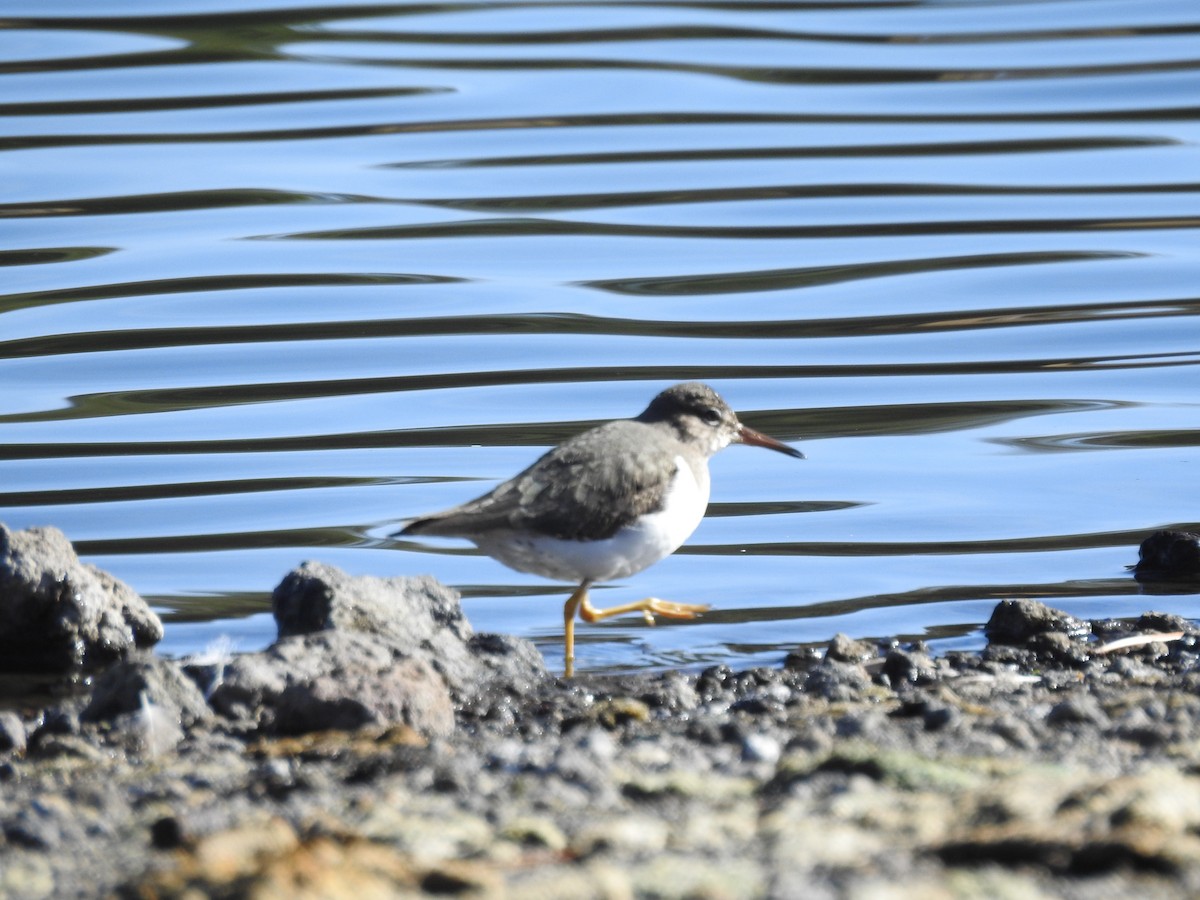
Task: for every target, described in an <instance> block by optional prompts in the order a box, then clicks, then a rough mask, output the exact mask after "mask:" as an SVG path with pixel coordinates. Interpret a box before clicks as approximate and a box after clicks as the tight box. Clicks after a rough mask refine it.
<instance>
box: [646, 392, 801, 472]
mask: <svg viewBox="0 0 1200 900" xmlns="http://www.w3.org/2000/svg"><path fill="white" fill-rule="evenodd" d="M637 419H638V421H639V422H646V423H647V424H654V423H657V422H663V423H666V424H667V425H669V426H671V427H672V428H673V429H674V430H675V432H676V433H677V434H678V436H679V439H680V440H681V441H684V442H686V443H689V444H692V445H693V446H696V447H698V448H699V449H700V450H701V452H703V453H704V454H705V455H706V456H712V455H713V454H714V453H716V452H717V451H718V450H722V449H724V448H725V447H728V446H729V445H730V444H733V443H741V444H752V445H754V446H756V447H767V448H768V449H771V450H777V451H779V452H780V453H786V454H787V455H788V456H794V457H796V458H797V459H804V454H803V453H801V452H800V451H799V450H795V449H793V448H792V447H789V446H788V445H787V444H785V443H783V442H782V441H777V440H775V438H773V437H768V436H767V435H765V434H762V433H761V432H758V431H755V430H754V429H753V428H747V427H746V426H745V425H743V424H742V423H741V422H739V421H738V417H737V414H736V413H734V411H733V410H732V409H730V408H729V404H728V403H726V402H725V401H724V400H722V399H721V395H720V394H718V393H717V392H716V391H714V390H713V389H712V388H710V387H709V386H708V385H707V384H701V383H700V382H698V381H688V382H684V383H683V384H677V385H675V386H674V387H669V388H667V389H666V390H665V391H663V392H662V393H661V394H659V395H658V396H657V397H655V398H654V399H653V400H651V401H650V405H649V406H648V407H646V411H645V412H643V413H642V414H641V415H640V416H638V417H637Z"/></svg>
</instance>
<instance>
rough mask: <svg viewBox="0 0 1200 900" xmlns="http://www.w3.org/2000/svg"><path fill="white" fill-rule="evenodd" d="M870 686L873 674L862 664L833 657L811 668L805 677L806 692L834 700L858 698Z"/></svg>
mask: <svg viewBox="0 0 1200 900" xmlns="http://www.w3.org/2000/svg"><path fill="white" fill-rule="evenodd" d="M870 686H871V676H869V675H868V674H867V670H866V669H864V668H863V667H862V666H860V665H857V664H855V663H848V662H837V661H836V660H831V659H826V660H825V661H823V662H822V663H821V664H820V665H819V666H816V667H815V668H813V669H812V670H810V671H809V673H808V677H807V678H805V679H804V692H805V693H806V694H813V695H816V696H818V697H823V698H824V699H826V700H833V701H845V700H853V699H856V698H857V697H859V696H860V695H861V694H862V692H863V691H865V690H866V689H867V688H868V687H870Z"/></svg>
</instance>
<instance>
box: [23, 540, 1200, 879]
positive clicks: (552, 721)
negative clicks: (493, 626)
mask: <svg viewBox="0 0 1200 900" xmlns="http://www.w3.org/2000/svg"><path fill="white" fill-rule="evenodd" d="M64 545H65V547H66V549H67V550H69V545H67V544H66V541H65V538H62V536H61V535H60V534H58V533H57V532H53V531H52V530H49V529H45V530H33V531H29V532H10V531H7V530H4V529H0V549H3V550H4V551H5V552H4V554H0V556H3V557H4V558H3V565H2V566H0V584H2V585H3V588H4V590H5V592H6V593H5V596H4V603H6V604H8V605H9V606H10V607H12V608H13V609H16V608H18V607H19V608H20V609H23V610H26V611H29V610H32V609H35V608H37V607H36V604H37V603H39V602H40V603H42V604H43V606H44V605H45V604H46V603H47V602H48V601H47V600H46V596H50V595H53V598H54V602H55V603H59V604H63V603H68V602H69V601H70V599H71V597H74V598H75V599H76V600H79V601H80V603H81V606H80V609H76V610H75V611H74V612H73V613H72V614H71V616H65V617H64V621H65V620H66V619H67V618H74V620H76V622H77V623H83V624H82V625H80V628H81V629H82V628H83V626H85V625H87V623H88V621H91V620H89V619H88V617H87V615H85V614H84V612H87V613H88V615H91V614H94V616H93V618H94V619H95V622H96V623H98V624H97V627H96V629H94V630H95V634H96V636H97V638H98V643H97V644H96V645H95V647H92V646H91V645H88V644H87V643H86V641H85V640H84V638H82V637H80V634H73V637H72V640H73V641H74V643H72V642H71V641H68V642H67V644H65V645H64V646H63V647H58V648H50V647H49V645H47V647H46V648H44V649H47V652H50V650H53V654H52V656H53V659H54V660H55V661H56V662H57V663H58V664H60V669H59V674H58V677H60V678H66V677H68V674H71V675H74V676H76V677H79V676H83V675H84V673H87V674H86V677H83V682H82V683H81V685H80V687H79V689H78V690H77V691H75V692H72V693H69V694H64V695H62V696H58V697H55V698H54V699H53V701H52V702H50V703H48V704H45V705H43V704H40V703H35V704H30V703H25V704H23V705H20V704H19V705H18V707H17V711H14V709H13V708H12V705H11V704H10V705H9V706H7V707H4V708H3V709H4V711H0V895H4V896H13V897H22V898H27V897H28V898H33V897H56V898H58V897H103V896H118V897H131V898H132V897H137V898H147V897H176V896H181V895H188V894H189V893H190V894H191V895H192V896H227V897H235V896H237V897H240V896H251V895H252V896H255V897H281V898H282V897H335V898H336V897H355V898H356V900H361V898H364V897H373V896H387V897H394V896H432V895H444V894H453V895H458V896H464V897H505V896H513V897H518V896H519V897H538V896H544V897H572V898H574V897H613V898H622V897H713V898H718V897H730V898H740V897H747V898H750V897H780V898H786V897H799V896H803V897H815V898H824V897H847V898H849V897H853V898H859V897H870V898H893V897H895V898H907V897H913V898H916V897H922V898H929V897H933V898H938V897H1030V898H1036V897H1080V898H1084V897H1087V898H1088V900H1095V898H1097V897H1109V896H1112V897H1127V896H1130V895H1131V893H1132V892H1134V891H1137V892H1140V893H1141V894H1143V895H1145V896H1148V897H1166V898H1174V897H1180V898H1183V897H1190V896H1196V895H1197V894H1200V629H1198V628H1197V627H1196V626H1195V625H1193V624H1192V623H1191V622H1189V621H1187V620H1184V619H1181V618H1179V617H1175V616H1169V615H1163V614H1156V613H1151V612H1148V613H1147V614H1146V615H1143V616H1142V617H1141V618H1140V619H1139V620H1137V621H1132V622H1130V621H1123V622H1122V621H1098V622H1081V621H1079V620H1077V619H1074V618H1072V617H1070V616H1068V615H1066V614H1064V613H1061V612H1057V611H1055V610H1053V609H1050V608H1048V607H1046V606H1044V605H1043V604H1040V603H1038V602H1036V601H1031V600H1007V601H1003V602H1002V603H1000V604H999V605H998V606H997V608H996V612H995V613H994V615H993V617H992V620H991V622H990V623H989V625H988V630H987V633H988V640H989V643H988V645H987V647H986V648H984V649H983V650H981V651H979V652H973V651H972V652H965V651H953V652H949V653H946V654H944V655H941V656H937V657H933V656H931V655H930V654H929V653H928V652H927V651H926V649H925V648H924V647H923V646H921V645H919V644H917V645H900V644H897V643H894V642H892V643H885V644H875V643H864V642H859V641H854V640H851V639H849V638H846V637H844V636H841V635H838V636H835V637H834V638H833V639H832V640H831V641H830V643H829V645H828V646H827V647H826V648H825V651H824V652H823V653H811V652H804V653H794V654H792V655H790V656H789V657H788V658H787V660H786V661H785V662H784V663H783V665H781V666H779V667H770V668H768V667H762V668H755V669H749V670H746V671H733V670H731V669H729V668H727V667H720V666H718V667H711V668H709V669H705V670H704V671H702V672H699V673H694V674H693V673H686V674H685V673H678V672H658V673H649V674H635V675H583V676H579V677H576V678H574V679H572V680H570V681H567V680H565V679H562V678H558V677H555V676H553V675H551V674H549V673H547V672H546V670H545V666H544V664H543V662H542V659H541V656H540V655H539V654H538V653H537V652H536V650H534V649H533V647H532V645H531V644H529V643H528V642H526V641H522V640H519V639H515V638H511V637H507V636H504V635H486V634H477V633H475V632H474V631H473V630H472V629H471V627H470V625H469V623H467V621H466V619H465V618H464V617H463V615H462V611H461V607H460V606H459V604H458V599H457V595H455V594H454V593H453V592H452V591H450V590H449V589H447V588H445V587H444V586H442V585H441V584H439V583H438V582H436V581H434V580H433V579H429V578H394V579H376V578H353V577H350V576H348V575H346V574H345V573H342V572H340V571H339V570H337V569H334V568H332V567H329V566H323V565H321V564H317V563H309V564H305V565H304V566H301V567H300V568H298V569H296V570H294V571H293V572H291V573H289V574H288V576H286V577H285V578H284V580H283V582H282V583H281V584H280V585H279V587H278V588H276V590H275V594H274V600H273V604H274V611H275V617H276V621H277V623H278V625H279V638H278V639H277V640H276V642H275V643H274V644H273V645H271V647H269V648H267V649H266V650H263V651H260V652H257V653H246V654H239V655H231V656H223V657H222V656H219V655H218V656H216V657H214V658H212V659H208V660H204V659H201V660H197V659H194V658H193V659H191V660H183V661H173V660H167V659H164V658H162V657H159V656H157V655H155V654H154V653H153V652H152V650H151V649H150V647H151V646H152V644H153V641H149V638H148V637H147V636H150V637H152V636H153V634H154V627H153V622H152V621H150V620H149V619H146V618H144V617H143V616H142V615H141V612H140V610H139V609H138V607H137V606H136V603H135V602H134V600H133V596H136V595H132V592H130V591H129V589H128V588H126V587H125V586H123V585H120V584H119V583H118V582H115V580H114V579H112V578H111V576H107V575H105V574H104V573H100V572H99V571H98V570H94V569H92V568H91V567H87V566H84V565H83V564H80V563H79V562H78V560H77V559H76V560H75V561H74V563H71V562H70V560H69V559H67V558H65V557H64V556H63V553H65V552H66V550H64ZM39 554H41V556H40V558H39ZM72 555H73V554H72ZM39 565H40V566H41V568H40V569H39V568H38V566H39ZM72 566H75V567H77V568H72ZM48 572H50V573H54V575H53V578H49V577H48V576H47V573H48ZM14 573H15V574H14ZM64 573H65V574H64ZM18 576H19V577H18ZM21 578H24V579H25V580H24V581H21ZM54 579H57V581H55V580H54ZM88 579H92V580H88ZM18 582H19V583H20V584H25V586H26V588H27V594H28V596H25V598H24V600H20V602H18V601H17V600H14V599H13V598H14V597H17V594H16V593H14V592H15V591H17V590H18V588H19V584H18ZM48 584H49V585H51V587H53V590H50V589H49V588H48V587H47V585H48ZM64 585H66V586H69V587H70V590H66V591H64V590H63V586H64ZM48 590H49V594H47V591H48ZM97 591H100V594H103V595H104V597H101V596H100V594H97V593H96V592H97ZM39 592H40V593H39ZM39 598H41V599H39ZM80 598H82V599H80ZM104 598H107V599H108V600H109V601H112V604H113V605H112V607H111V608H100V607H98V606H96V604H97V603H99V602H100V600H101V599H104ZM18 599H19V598H18ZM80 610H84V612H81V611H80ZM10 612H11V610H10ZM151 615H152V614H151ZM9 620H10V621H12V616H11V615H10V617H9ZM41 621H42V627H43V631H45V630H46V621H47V620H46V619H45V618H44V616H43V619H42V620H41ZM118 621H123V622H125V623H126V626H125V631H124V633H120V632H121V629H120V628H118V627H116V623H117V622H118ZM129 623H133V624H129ZM56 627H57V626H56ZM80 633H82V632H80ZM89 634H90V632H89ZM139 635H142V639H141V640H142V643H141V644H139V637H138V636H139ZM2 637H3V638H4V639H8V640H10V644H11V643H12V638H13V635H12V634H11V633H6V634H4V635H3V636H2ZM43 637H44V635H43ZM122 640H124V643H122ZM32 641H33V637H28V636H27V642H32ZM147 641H148V643H147ZM81 642H82V648H81ZM66 651H70V652H66ZM77 651H78V652H77Z"/></svg>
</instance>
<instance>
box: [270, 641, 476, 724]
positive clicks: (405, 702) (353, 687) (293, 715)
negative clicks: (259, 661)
mask: <svg viewBox="0 0 1200 900" xmlns="http://www.w3.org/2000/svg"><path fill="white" fill-rule="evenodd" d="M394 723H401V724H404V725H409V726H411V727H412V728H413V729H415V730H416V731H418V732H420V733H421V734H425V735H438V736H444V735H447V734H449V733H450V732H452V731H453V730H454V706H453V704H452V703H451V701H450V694H449V692H448V691H447V690H446V684H445V682H444V681H443V680H442V677H441V676H440V675H438V674H437V672H435V671H433V669H431V668H430V667H429V665H428V664H427V663H425V662H424V661H423V660H419V659H402V660H400V661H399V662H397V663H395V664H394V665H391V666H389V667H388V668H386V669H383V670H375V669H372V668H371V667H369V666H360V667H356V666H354V665H351V666H349V667H347V668H344V669H341V670H340V671H338V672H336V673H330V674H328V675H322V676H319V677H317V678H315V679H313V680H311V681H306V682H303V683H300V684H293V685H291V686H289V687H287V688H286V689H284V691H283V693H282V694H281V695H280V697H279V703H278V706H277V707H276V710H275V728H276V730H277V731H278V732H280V733H282V734H302V733H304V732H309V731H322V730H326V729H340V730H345V731H350V730H354V729H357V728H362V727H363V726H366V725H385V724H394Z"/></svg>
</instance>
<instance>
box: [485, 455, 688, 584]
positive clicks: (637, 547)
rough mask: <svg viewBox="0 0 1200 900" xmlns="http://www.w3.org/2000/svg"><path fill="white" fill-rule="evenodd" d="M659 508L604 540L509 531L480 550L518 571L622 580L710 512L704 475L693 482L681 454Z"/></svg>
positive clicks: (667, 550)
mask: <svg viewBox="0 0 1200 900" xmlns="http://www.w3.org/2000/svg"><path fill="white" fill-rule="evenodd" d="M675 466H676V471H675V477H674V478H673V479H672V480H671V485H670V487H669V488H668V489H667V496H666V502H665V505H664V507H663V509H662V510H661V511H659V512H656V513H650V514H649V515H646V516H642V518H640V519H639V520H637V521H636V522H634V523H633V524H631V525H629V526H627V527H625V528H622V529H621V530H620V531H618V532H617V533H616V534H614V535H613V536H612V537H610V538H608V539H606V540H603V541H570V540H562V539H560V538H551V537H540V536H531V535H526V536H520V535H515V534H512V533H509V534H506V535H503V536H500V535H496V536H495V537H494V539H488V538H482V537H481V538H479V539H476V543H477V544H478V545H479V548H480V549H481V550H483V552H484V553H487V554H488V555H489V556H493V557H495V558H496V559H498V560H500V561H501V562H502V563H504V564H505V565H506V566H510V567H512V568H514V569H517V570H518V571H521V572H532V573H534V574H535V575H542V576H544V577H546V578H553V579H556V580H559V581H584V580H585V579H586V580H587V581H611V580H612V579H614V578H626V577H628V576H630V575H633V574H635V573H637V572H640V571H642V569H645V568H646V567H647V566H651V565H653V564H654V563H656V562H658V561H659V560H660V559H662V558H663V557H664V556H669V555H670V554H671V553H674V552H675V550H676V549H678V548H679V546H680V545H681V544H682V543H683V542H684V541H686V540H687V539H688V536H689V535H691V533H692V532H693V531H695V530H696V526H697V525H699V524H700V520H701V519H703V518H704V510H705V509H707V508H708V493H709V483H708V478H707V475H708V473H707V471H704V472H702V473H701V476H702V477H701V479H700V480H699V481H697V479H696V476H695V475H694V474H693V473H692V468H691V466H689V465H688V464H687V461H686V460H685V459H684V458H683V457H682V456H677V457H675Z"/></svg>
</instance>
